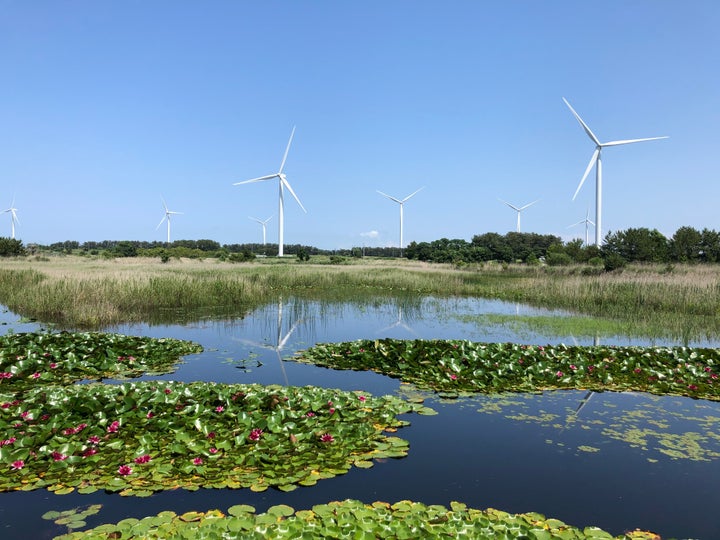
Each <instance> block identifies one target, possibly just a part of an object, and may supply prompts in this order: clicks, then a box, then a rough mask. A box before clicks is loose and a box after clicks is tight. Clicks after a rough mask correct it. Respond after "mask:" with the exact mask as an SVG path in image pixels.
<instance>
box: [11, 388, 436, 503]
mask: <svg viewBox="0 0 720 540" xmlns="http://www.w3.org/2000/svg"><path fill="white" fill-rule="evenodd" d="M408 412H420V413H431V412H432V411H431V410H429V409H427V408H426V407H423V406H422V405H419V404H410V403H408V402H405V401H403V400H401V399H399V398H396V397H392V396H385V397H372V396H369V395H367V394H359V393H354V392H342V391H339V390H332V389H323V388H315V387H304V388H298V387H281V386H261V385H227V384H215V383H190V384H184V383H177V382H165V381H162V382H160V381H143V382H137V383H124V384H121V385H103V384H89V385H73V386H69V387H61V386H55V387H53V386H46V387H40V388H32V389H29V390H27V391H26V392H24V393H23V394H21V395H20V396H18V395H17V394H13V393H10V394H8V393H2V392H0V434H1V435H0V437H2V440H1V442H0V470H3V474H2V475H1V476H0V490H2V491H10V490H23V491H28V490H33V489H38V488H47V489H48V490H50V491H54V492H55V493H59V494H63V493H70V492H72V491H74V490H77V491H78V492H80V493H91V492H93V491H96V490H98V489H105V490H108V491H117V492H120V494H121V495H136V496H147V495H150V494H151V493H153V492H156V491H161V490H167V489H176V488H179V487H182V488H185V489H188V490H196V489H198V488H200V487H205V488H250V489H251V490H253V491H264V490H265V489H267V488H268V487H271V486H272V487H277V488H278V489H281V490H284V491H291V490H293V489H295V488H296V487H297V486H298V485H303V486H310V485H313V484H315V483H316V482H317V481H318V480H321V479H323V478H332V477H333V476H336V475H340V474H344V473H346V472H347V471H348V470H349V469H350V468H351V467H352V466H357V467H371V466H372V460H373V459H377V458H397V457H403V456H405V455H406V454H407V452H408V443H407V441H405V440H403V439H400V438H398V437H394V436H389V435H387V434H385V433H384V432H393V431H395V430H397V428H399V427H401V426H404V425H407V423H408V422H406V421H404V420H399V419H398V418H397V417H396V416H397V415H399V414H403V413H408Z"/></svg>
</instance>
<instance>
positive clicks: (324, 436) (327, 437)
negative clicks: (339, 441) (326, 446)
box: [320, 433, 335, 443]
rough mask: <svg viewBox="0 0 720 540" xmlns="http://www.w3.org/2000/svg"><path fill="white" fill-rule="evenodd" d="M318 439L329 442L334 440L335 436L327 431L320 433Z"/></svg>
mask: <svg viewBox="0 0 720 540" xmlns="http://www.w3.org/2000/svg"><path fill="white" fill-rule="evenodd" d="M320 440H321V441H322V442H325V443H331V442H333V441H334V440H335V438H334V437H333V436H332V435H330V434H329V433H323V434H322V435H320Z"/></svg>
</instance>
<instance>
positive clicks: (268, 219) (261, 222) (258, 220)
mask: <svg viewBox="0 0 720 540" xmlns="http://www.w3.org/2000/svg"><path fill="white" fill-rule="evenodd" d="M248 219H252V220H253V221H257V222H258V223H259V224H260V225H262V229H263V246H264V245H265V229H266V227H265V226H266V225H267V222H268V221H270V220H271V219H272V216H270V217H269V218H267V219H266V220H265V221H263V220H261V219H258V218H256V217H252V216H249V217H248Z"/></svg>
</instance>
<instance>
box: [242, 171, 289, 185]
mask: <svg viewBox="0 0 720 540" xmlns="http://www.w3.org/2000/svg"><path fill="white" fill-rule="evenodd" d="M277 176H278V173H275V174H267V175H265V176H259V177H257V178H251V179H250V180H243V181H242V182H235V183H234V184H233V186H239V185H240V184H251V183H253V182H262V181H264V180H270V179H272V178H277Z"/></svg>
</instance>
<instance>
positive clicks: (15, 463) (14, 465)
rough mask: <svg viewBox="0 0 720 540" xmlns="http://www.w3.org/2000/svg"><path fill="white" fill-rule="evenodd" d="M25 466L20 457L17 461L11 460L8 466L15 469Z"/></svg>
mask: <svg viewBox="0 0 720 540" xmlns="http://www.w3.org/2000/svg"><path fill="white" fill-rule="evenodd" d="M24 466H25V462H24V461H23V460H22V459H18V460H17V461H13V462H12V464H11V465H10V467H11V468H12V469H13V470H15V471H19V470H20V469H22V468H23V467H24Z"/></svg>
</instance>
